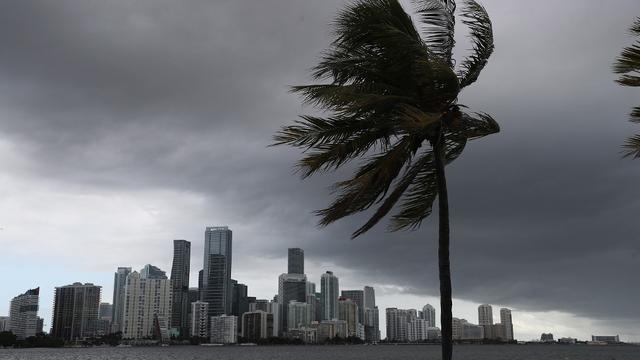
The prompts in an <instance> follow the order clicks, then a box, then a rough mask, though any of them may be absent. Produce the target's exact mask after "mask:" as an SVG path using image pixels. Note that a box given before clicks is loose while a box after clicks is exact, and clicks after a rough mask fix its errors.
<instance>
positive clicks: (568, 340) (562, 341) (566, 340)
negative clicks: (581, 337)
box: [558, 337, 578, 344]
mask: <svg viewBox="0 0 640 360" xmlns="http://www.w3.org/2000/svg"><path fill="white" fill-rule="evenodd" d="M576 342H578V339H575V338H569V337H563V338H560V339H558V344H575V343H576Z"/></svg>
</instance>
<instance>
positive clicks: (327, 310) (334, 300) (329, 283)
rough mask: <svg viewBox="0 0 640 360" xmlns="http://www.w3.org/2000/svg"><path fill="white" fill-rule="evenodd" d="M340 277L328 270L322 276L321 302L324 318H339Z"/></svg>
mask: <svg viewBox="0 0 640 360" xmlns="http://www.w3.org/2000/svg"><path fill="white" fill-rule="evenodd" d="M339 289H340V285H339V282H338V278H337V277H336V276H335V275H333V272H331V271H327V272H326V273H324V274H322V276H321V277H320V293H321V298H320V304H321V306H322V320H333V319H337V318H338V296H339V293H340V290H339Z"/></svg>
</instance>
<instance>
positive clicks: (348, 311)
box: [338, 297, 360, 337]
mask: <svg viewBox="0 0 640 360" xmlns="http://www.w3.org/2000/svg"><path fill="white" fill-rule="evenodd" d="M358 310H359V309H358V305H357V304H356V303H355V302H354V301H353V300H351V299H350V298H346V297H340V298H338V320H344V321H345V322H346V323H347V337H351V336H356V335H357V332H358V324H360V318H359V316H358Z"/></svg>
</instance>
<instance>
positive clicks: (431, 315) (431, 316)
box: [422, 304, 436, 327]
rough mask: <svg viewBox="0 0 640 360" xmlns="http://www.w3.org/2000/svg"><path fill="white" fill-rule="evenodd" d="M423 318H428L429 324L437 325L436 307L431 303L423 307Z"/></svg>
mask: <svg viewBox="0 0 640 360" xmlns="http://www.w3.org/2000/svg"><path fill="white" fill-rule="evenodd" d="M422 318H423V319H424V320H426V322H427V326H429V327H436V309H435V308H434V307H433V306H431V304H427V305H425V306H424V307H423V308H422Z"/></svg>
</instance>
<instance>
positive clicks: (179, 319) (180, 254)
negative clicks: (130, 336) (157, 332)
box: [171, 240, 191, 337]
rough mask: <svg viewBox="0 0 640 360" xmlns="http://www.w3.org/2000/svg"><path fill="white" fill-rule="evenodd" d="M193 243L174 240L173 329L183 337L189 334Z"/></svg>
mask: <svg viewBox="0 0 640 360" xmlns="http://www.w3.org/2000/svg"><path fill="white" fill-rule="evenodd" d="M190 266H191V243H190V242H188V241H186V240H173V265H172V266H171V287H172V293H173V295H172V296H173V300H172V303H171V327H172V328H176V329H178V331H179V334H180V335H181V336H185V337H186V336H188V333H189V305H190V304H189V271H190V269H191V267H190Z"/></svg>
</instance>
